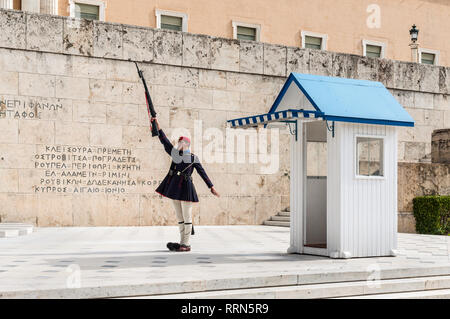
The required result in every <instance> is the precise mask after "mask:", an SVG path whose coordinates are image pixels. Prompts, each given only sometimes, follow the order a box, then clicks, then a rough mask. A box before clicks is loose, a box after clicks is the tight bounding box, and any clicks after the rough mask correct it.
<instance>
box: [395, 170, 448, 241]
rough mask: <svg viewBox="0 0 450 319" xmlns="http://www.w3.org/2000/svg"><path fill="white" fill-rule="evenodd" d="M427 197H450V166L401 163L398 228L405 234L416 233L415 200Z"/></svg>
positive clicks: (399, 172) (399, 171)
mask: <svg viewBox="0 0 450 319" xmlns="http://www.w3.org/2000/svg"><path fill="white" fill-rule="evenodd" d="M425 195H450V164H441V163H399V165H398V211H399V219H398V226H399V229H400V230H402V231H403V232H408V233H415V232H416V227H415V220H414V215H413V213H412V212H413V199H414V197H417V196H425Z"/></svg>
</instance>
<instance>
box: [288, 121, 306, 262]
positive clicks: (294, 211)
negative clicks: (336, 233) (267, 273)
mask: <svg viewBox="0 0 450 319" xmlns="http://www.w3.org/2000/svg"><path fill="white" fill-rule="evenodd" d="M296 121H297V141H296V140H295V135H291V158H290V160H291V163H290V164H291V172H290V211H291V214H290V246H289V248H288V250H287V252H288V253H299V254H301V253H303V183H302V180H303V138H302V132H303V122H302V121H299V120H296ZM291 125H292V124H291Z"/></svg>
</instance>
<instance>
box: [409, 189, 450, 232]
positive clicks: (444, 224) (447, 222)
mask: <svg viewBox="0 0 450 319" xmlns="http://www.w3.org/2000/svg"><path fill="white" fill-rule="evenodd" d="M413 210H414V218H415V219H416V231H417V233H419V234H433V235H448V234H449V232H450V196H420V197H416V198H414V199H413Z"/></svg>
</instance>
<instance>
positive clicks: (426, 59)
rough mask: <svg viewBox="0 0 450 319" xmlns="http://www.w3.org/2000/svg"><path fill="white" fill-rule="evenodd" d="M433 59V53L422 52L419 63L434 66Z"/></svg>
mask: <svg viewBox="0 0 450 319" xmlns="http://www.w3.org/2000/svg"><path fill="white" fill-rule="evenodd" d="M435 57H436V56H435V55H434V54H433V53H425V52H422V57H421V62H422V63H423V64H434V59H435Z"/></svg>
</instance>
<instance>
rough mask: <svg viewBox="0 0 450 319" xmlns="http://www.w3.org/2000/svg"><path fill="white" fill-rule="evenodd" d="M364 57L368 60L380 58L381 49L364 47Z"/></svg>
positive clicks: (378, 47) (374, 46)
mask: <svg viewBox="0 0 450 319" xmlns="http://www.w3.org/2000/svg"><path fill="white" fill-rule="evenodd" d="M366 56H368V57H370V58H380V57H381V47H380V46H378V45H370V44H368V45H367V46H366Z"/></svg>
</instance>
